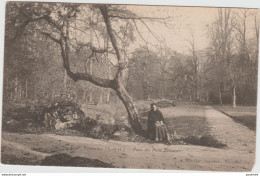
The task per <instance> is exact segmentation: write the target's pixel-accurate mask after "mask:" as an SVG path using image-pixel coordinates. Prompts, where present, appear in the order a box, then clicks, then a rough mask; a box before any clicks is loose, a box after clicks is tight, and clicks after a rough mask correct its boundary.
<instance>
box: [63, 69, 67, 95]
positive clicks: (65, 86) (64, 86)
mask: <svg viewBox="0 0 260 176" xmlns="http://www.w3.org/2000/svg"><path fill="white" fill-rule="evenodd" d="M63 88H64V95H67V71H66V69H64V78H63Z"/></svg>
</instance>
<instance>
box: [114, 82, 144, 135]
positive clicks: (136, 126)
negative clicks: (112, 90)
mask: <svg viewBox="0 0 260 176" xmlns="http://www.w3.org/2000/svg"><path fill="white" fill-rule="evenodd" d="M116 93H117V95H118V97H119V99H120V100H121V101H122V102H123V104H124V106H125V108H126V111H127V113H128V121H129V123H130V125H131V128H132V129H133V130H134V132H136V133H138V134H140V135H145V134H144V130H143V129H142V125H141V123H140V119H139V116H138V113H137V110H136V108H135V106H134V102H133V100H132V99H131V97H130V96H129V94H128V92H127V91H126V89H125V87H124V86H123V85H122V83H119V86H118V88H117V89H116Z"/></svg>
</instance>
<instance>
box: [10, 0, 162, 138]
mask: <svg viewBox="0 0 260 176" xmlns="http://www.w3.org/2000/svg"><path fill="white" fill-rule="evenodd" d="M8 9H9V10H8ZM8 13H9V14H8ZM8 18H10V19H9V20H8ZM6 19H7V20H6V25H9V26H11V27H10V28H8V31H6V39H5V46H8V45H11V44H12V42H13V41H14V40H15V39H16V38H17V37H19V36H21V35H22V34H23V33H25V31H26V32H27V33H28V32H31V35H33V36H36V37H37V36H41V37H42V36H44V37H46V39H48V40H51V41H52V42H54V43H55V44H56V46H57V47H58V48H59V51H60V56H61V58H62V61H63V67H64V68H65V70H66V72H67V75H68V76H69V77H70V78H71V79H72V80H74V81H80V80H82V81H88V82H91V83H93V84H94V85H96V86H100V87H103V88H110V89H113V90H114V91H115V92H116V94H117V95H118V97H119V99H120V100H121V101H122V102H123V104H124V106H125V108H126V110H127V113H128V120H129V123H130V125H131V127H132V129H133V130H134V131H135V132H137V133H139V134H143V130H142V127H141V124H140V118H139V116H138V112H137V110H136V107H135V106H134V102H133V100H132V98H131V96H130V95H129V94H128V92H127V90H126V82H127V78H128V70H129V66H128V62H129V59H128V56H127V50H128V46H129V43H130V42H133V30H134V29H135V30H138V34H140V31H139V29H138V24H142V25H143V26H146V27H147V31H150V32H151V30H150V29H149V28H148V26H147V24H145V22H144V21H145V20H159V19H156V18H149V17H139V16H137V15H136V14H135V13H133V12H131V11H130V10H128V9H126V8H125V7H123V6H116V5H104V4H70V3H36V2H35V3H32V2H22V3H21V2H9V3H7V14H6ZM7 23H9V24H7ZM6 29H7V28H6ZM12 29H13V30H12ZM82 50H84V51H86V50H87V51H88V52H85V55H86V56H85V58H86V59H85V61H83V62H82V65H84V66H83V67H80V68H77V67H75V64H73V62H75V61H74V60H75V59H77V58H75V53H76V52H81V51H82ZM73 53H74V54H73ZM107 53H109V57H106V59H108V60H109V61H110V62H111V63H113V65H114V67H115V68H116V74H114V76H113V78H112V79H109V78H107V77H106V75H104V76H97V75H94V74H92V72H91V71H89V70H86V64H87V63H91V62H88V61H87V60H91V59H96V58H99V57H100V58H102V55H106V56H108V54H107ZM72 55H73V57H72ZM77 62H78V61H77ZM82 68H85V69H82Z"/></svg>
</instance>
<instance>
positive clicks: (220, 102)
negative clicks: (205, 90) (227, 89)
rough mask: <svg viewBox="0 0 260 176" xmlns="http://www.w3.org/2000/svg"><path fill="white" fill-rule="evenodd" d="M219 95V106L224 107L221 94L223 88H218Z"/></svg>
mask: <svg viewBox="0 0 260 176" xmlns="http://www.w3.org/2000/svg"><path fill="white" fill-rule="evenodd" d="M218 93H219V104H220V105H222V104H223V103H222V93H221V88H220V85H219V86H218Z"/></svg>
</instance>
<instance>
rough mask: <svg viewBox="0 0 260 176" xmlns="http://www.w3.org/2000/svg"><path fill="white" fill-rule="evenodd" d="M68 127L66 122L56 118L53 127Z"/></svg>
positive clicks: (57, 128)
mask: <svg viewBox="0 0 260 176" xmlns="http://www.w3.org/2000/svg"><path fill="white" fill-rule="evenodd" d="M66 128H68V124H67V123H66V122H64V123H62V122H61V121H60V120H59V119H57V120H56V124H55V129H56V130H61V129H66Z"/></svg>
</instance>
